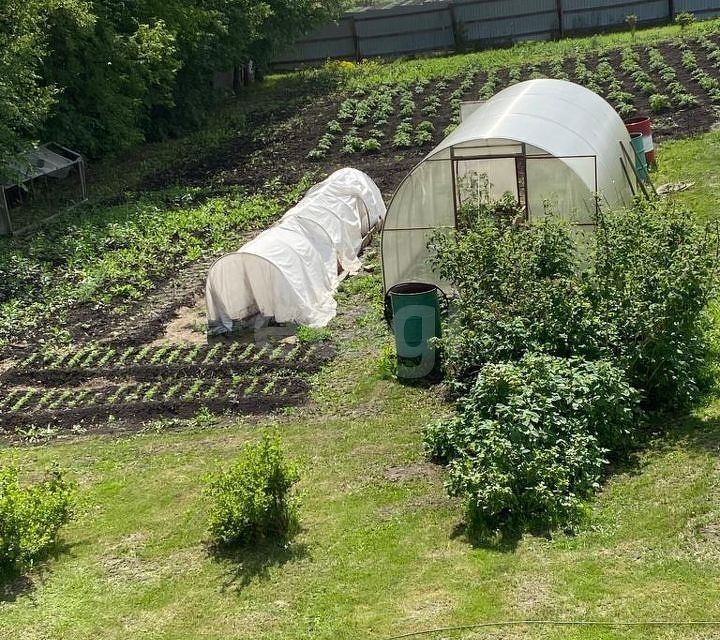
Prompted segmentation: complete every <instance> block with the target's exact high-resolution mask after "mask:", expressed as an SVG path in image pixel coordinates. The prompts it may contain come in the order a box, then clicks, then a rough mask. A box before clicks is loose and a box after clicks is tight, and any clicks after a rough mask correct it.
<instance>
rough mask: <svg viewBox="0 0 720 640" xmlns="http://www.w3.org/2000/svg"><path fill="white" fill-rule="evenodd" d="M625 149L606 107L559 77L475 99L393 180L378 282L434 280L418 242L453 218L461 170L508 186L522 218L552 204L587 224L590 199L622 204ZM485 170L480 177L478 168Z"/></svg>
mask: <svg viewBox="0 0 720 640" xmlns="http://www.w3.org/2000/svg"><path fill="white" fill-rule="evenodd" d="M634 157H635V156H634V152H633V149H632V146H631V142H630V136H629V134H628V132H627V130H626V128H625V125H624V124H623V121H622V119H621V118H620V116H619V115H618V114H617V113H616V111H615V110H614V109H613V108H612V107H611V106H610V105H609V104H608V103H607V102H606V101H605V100H604V99H603V98H601V97H600V96H598V95H597V94H595V93H593V92H592V91H590V90H588V89H585V88H584V87H581V86H579V85H577V84H573V83H571V82H566V81H563V80H544V79H543V80H530V81H528V82H522V83H519V84H516V85H514V86H511V87H509V88H507V89H505V90H504V91H501V92H500V93H498V94H497V95H496V96H494V97H493V98H491V99H490V100H489V101H487V102H485V103H483V104H481V105H480V106H478V107H477V108H476V109H475V111H474V112H472V113H471V114H470V115H469V116H468V117H467V118H466V119H464V121H463V122H462V123H461V124H460V126H458V128H457V129H456V130H455V131H454V132H453V133H452V134H450V135H449V136H448V137H447V138H446V139H445V140H444V141H443V142H442V143H441V144H440V145H438V146H437V147H436V148H435V149H434V150H433V151H432V152H431V153H430V154H429V155H428V156H427V157H426V158H425V159H424V160H423V161H422V162H421V163H420V164H419V165H418V166H417V167H416V168H415V169H414V170H413V171H412V172H411V173H410V174H409V175H408V176H407V178H406V179H405V180H404V181H403V183H402V184H401V185H400V187H399V189H398V190H397V192H396V193H395V196H394V197H393V200H392V202H391V204H390V206H389V208H388V212H387V217H386V220H385V225H384V228H383V236H382V256H383V278H384V284H385V290H386V291H387V290H388V289H390V288H391V287H392V286H394V285H396V284H399V283H408V282H423V283H429V284H436V285H438V286H440V287H442V286H443V283H442V282H440V281H439V279H438V277H437V275H436V274H434V273H433V272H432V270H431V267H430V265H429V264H428V257H429V256H428V250H427V243H428V240H429V239H430V237H431V235H432V234H433V233H434V232H435V231H436V230H437V229H439V228H442V227H451V228H452V227H456V226H457V219H458V209H459V208H460V207H461V206H462V204H463V198H464V197H466V194H464V193H463V189H464V188H467V185H468V180H467V178H468V176H472V175H475V176H477V175H482V176H483V179H484V180H486V182H485V186H486V188H487V189H488V191H489V197H490V198H492V199H498V198H500V197H502V196H503V195H505V194H507V193H510V194H511V195H512V196H513V197H514V198H515V199H516V200H517V202H518V203H519V204H520V206H521V207H524V211H525V217H526V219H527V220H529V221H532V220H534V219H537V218H538V217H541V216H544V215H545V214H546V210H547V209H546V207H547V205H549V206H550V207H551V208H552V210H553V211H554V212H555V213H556V214H558V215H561V216H563V217H565V218H567V219H568V220H569V222H570V223H571V224H573V225H576V226H577V227H580V228H592V227H593V226H594V220H595V218H596V214H597V211H598V208H600V207H607V208H610V209H612V208H617V207H622V206H625V205H628V204H629V203H630V202H631V200H632V197H633V194H634V190H635V182H636V178H635V173H634V168H633V161H631V160H630V159H631V158H634ZM485 177H486V178H485Z"/></svg>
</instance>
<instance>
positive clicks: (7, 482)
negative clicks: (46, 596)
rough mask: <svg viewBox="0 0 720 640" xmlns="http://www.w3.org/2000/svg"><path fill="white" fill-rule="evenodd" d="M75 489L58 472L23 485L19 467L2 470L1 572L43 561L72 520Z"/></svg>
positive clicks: (0, 500) (55, 471) (17, 569)
mask: <svg viewBox="0 0 720 640" xmlns="http://www.w3.org/2000/svg"><path fill="white" fill-rule="evenodd" d="M73 504H74V490H73V487H72V486H71V485H70V483H68V482H67V480H66V479H65V478H64V476H63V474H62V473H61V472H60V471H58V470H57V469H55V470H52V471H50V472H49V473H48V474H47V475H46V477H45V478H44V479H43V480H42V481H40V482H38V483H36V484H33V485H29V486H22V485H21V484H20V480H19V477H18V468H17V467H16V466H14V465H12V466H8V467H5V468H3V469H0V570H2V571H3V572H5V571H20V570H23V569H27V568H29V567H31V566H32V565H33V564H34V563H35V562H37V561H38V560H41V559H42V558H43V557H44V556H45V555H46V554H47V552H48V551H49V550H50V549H51V548H52V547H53V545H54V544H55V543H56V542H57V537H58V531H59V530H60V527H62V526H63V525H64V524H65V523H67V522H68V520H69V519H70V518H71V517H72V508H73Z"/></svg>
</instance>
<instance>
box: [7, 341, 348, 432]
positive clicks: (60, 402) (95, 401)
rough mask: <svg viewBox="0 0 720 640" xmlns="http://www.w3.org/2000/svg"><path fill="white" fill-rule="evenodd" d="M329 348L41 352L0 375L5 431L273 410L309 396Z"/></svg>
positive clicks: (105, 348)
mask: <svg viewBox="0 0 720 640" xmlns="http://www.w3.org/2000/svg"><path fill="white" fill-rule="evenodd" d="M333 355H334V354H333V349H332V348H331V347H330V346H328V345H326V344H320V345H315V346H313V345H303V344H285V343H279V344H270V343H267V344H264V345H258V344H254V343H241V342H233V343H226V342H218V343H216V344H214V345H195V346H192V345H187V346H185V345H164V346H155V347H151V346H144V347H126V346H125V345H122V344H111V345H99V344H97V343H95V344H93V345H90V346H87V347H85V348H75V349H72V350H68V351H66V352H65V353H61V354H55V355H52V356H47V357H45V356H43V355H41V354H39V353H35V354H33V355H31V356H30V357H28V358H27V359H26V360H25V361H23V362H21V363H19V364H17V365H15V366H14V367H13V368H11V369H9V370H7V371H5V372H4V373H3V374H2V375H1V376H0V385H1V386H2V389H3V394H2V397H0V434H4V435H5V436H6V437H10V438H12V437H13V436H14V435H15V434H16V433H17V432H18V430H23V429H26V428H27V427H29V426H36V427H38V426H42V427H47V426H49V427H52V428H69V427H78V426H80V427H82V428H83V431H86V430H97V429H101V430H102V429H104V428H105V426H106V425H105V423H106V422H107V421H108V420H109V419H110V418H112V421H113V422H118V423H122V424H124V425H126V426H127V425H128V424H130V425H135V426H136V427H137V426H140V425H141V424H142V423H143V422H144V421H146V420H149V419H152V418H158V417H163V418H168V417H182V418H187V417H191V416H193V415H195V414H197V412H198V411H199V410H200V409H202V408H207V409H209V410H210V411H213V412H215V413H221V412H224V411H230V412H233V413H235V414H257V413H268V412H270V411H274V410H276V409H279V408H282V407H288V406H295V405H298V404H302V403H303V402H305V401H306V400H307V397H308V391H309V383H308V380H307V378H308V375H309V374H310V373H313V372H315V371H317V370H318V369H319V368H320V367H321V366H322V365H323V364H324V363H326V362H327V361H328V360H329V359H330V358H332V357H333Z"/></svg>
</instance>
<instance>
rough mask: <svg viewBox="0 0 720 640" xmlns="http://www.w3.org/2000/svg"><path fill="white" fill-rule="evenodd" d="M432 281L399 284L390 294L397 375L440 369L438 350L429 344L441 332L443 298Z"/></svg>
mask: <svg viewBox="0 0 720 640" xmlns="http://www.w3.org/2000/svg"><path fill="white" fill-rule="evenodd" d="M442 295H444V294H443V293H442V292H441V291H440V289H438V287H436V286H435V285H431V284H422V283H417V282H410V283H405V284H397V285H395V286H394V287H391V288H390V290H389V291H388V293H387V298H386V311H387V315H388V316H389V317H388V320H389V321H390V325H391V327H392V330H393V333H394V335H395V347H396V352H397V359H398V377H399V378H403V379H421V378H426V377H428V376H430V375H436V374H438V373H439V371H440V358H439V355H438V351H437V349H436V348H435V347H434V346H433V345H432V344H431V343H430V340H431V339H432V338H439V337H440V335H441V312H440V297H441V296H442Z"/></svg>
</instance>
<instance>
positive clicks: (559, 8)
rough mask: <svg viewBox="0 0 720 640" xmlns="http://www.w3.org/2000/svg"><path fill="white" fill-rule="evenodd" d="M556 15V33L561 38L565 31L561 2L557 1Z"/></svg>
mask: <svg viewBox="0 0 720 640" xmlns="http://www.w3.org/2000/svg"><path fill="white" fill-rule="evenodd" d="M556 5H557V15H558V33H559V34H560V37H561V38H562V37H563V35H565V29H564V28H563V3H562V0H557V2H556Z"/></svg>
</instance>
